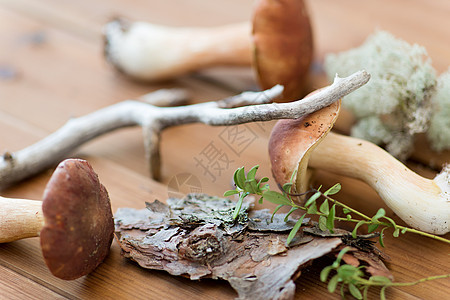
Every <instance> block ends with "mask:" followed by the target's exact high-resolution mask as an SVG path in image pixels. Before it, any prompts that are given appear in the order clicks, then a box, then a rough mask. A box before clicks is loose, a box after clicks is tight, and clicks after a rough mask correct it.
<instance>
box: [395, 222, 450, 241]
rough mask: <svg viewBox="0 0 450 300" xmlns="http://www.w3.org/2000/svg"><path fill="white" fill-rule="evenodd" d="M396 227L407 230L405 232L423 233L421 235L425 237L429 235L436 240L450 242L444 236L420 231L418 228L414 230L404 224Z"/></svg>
mask: <svg viewBox="0 0 450 300" xmlns="http://www.w3.org/2000/svg"><path fill="white" fill-rule="evenodd" d="M397 227H398V228H399V229H401V230H404V231H407V232H411V233H415V234H419V235H423V236H426V237H429V238H432V239H435V240H438V241H441V242H444V243H447V244H450V240H448V239H446V238H443V237H441V236H437V235H434V234H431V233H427V232H423V231H420V230H416V229H414V228H409V227H405V226H401V225H397Z"/></svg>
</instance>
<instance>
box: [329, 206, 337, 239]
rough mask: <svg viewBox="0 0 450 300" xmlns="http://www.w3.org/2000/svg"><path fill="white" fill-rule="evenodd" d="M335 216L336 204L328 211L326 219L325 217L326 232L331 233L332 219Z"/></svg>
mask: <svg viewBox="0 0 450 300" xmlns="http://www.w3.org/2000/svg"><path fill="white" fill-rule="evenodd" d="M335 215H336V204H334V205H333V206H332V207H331V210H330V212H329V214H328V217H327V228H328V230H329V231H330V232H331V233H333V229H334V217H335Z"/></svg>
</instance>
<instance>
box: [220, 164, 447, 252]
mask: <svg viewBox="0 0 450 300" xmlns="http://www.w3.org/2000/svg"><path fill="white" fill-rule="evenodd" d="M258 168H259V166H258V165H256V166H254V167H253V168H251V169H250V171H248V173H247V174H245V169H244V167H241V168H238V169H237V170H236V171H235V173H234V176H233V179H234V183H235V185H236V188H235V189H234V190H229V191H226V192H225V193H224V196H231V195H236V194H238V195H239V200H238V202H237V204H236V208H235V210H234V213H233V218H236V217H237V216H238V214H239V211H240V209H241V207H242V203H243V200H244V199H245V197H247V196H249V195H257V196H259V197H260V198H259V203H262V202H263V199H265V200H267V201H269V202H272V203H274V204H276V205H277V207H276V208H275V210H274V212H273V215H274V214H275V213H277V212H278V210H279V209H280V208H281V207H283V206H290V207H291V209H290V210H289V212H288V213H287V214H286V217H285V221H287V220H288V217H289V216H290V215H291V214H292V213H293V212H294V211H296V210H298V209H301V210H303V211H305V212H306V213H305V214H303V215H302V216H301V217H300V218H299V219H298V220H297V222H296V224H295V225H294V227H293V228H292V230H291V232H290V233H289V236H288V238H287V240H286V244H287V245H289V244H290V242H291V241H292V239H293V238H294V237H295V235H296V234H297V232H298V230H299V229H300V228H301V225H302V222H303V219H304V217H305V216H306V215H307V214H310V215H317V216H319V228H320V229H321V230H323V231H326V230H329V231H330V232H333V230H334V223H335V221H346V222H353V223H356V225H355V227H354V229H353V231H352V236H353V237H354V238H356V236H357V231H358V228H359V227H361V226H362V225H367V227H368V233H372V232H374V231H375V230H377V229H378V228H380V227H383V228H382V229H381V233H380V235H379V242H380V244H381V245H382V246H383V247H384V241H383V237H384V236H383V234H384V231H385V230H386V229H388V228H393V229H394V232H393V236H394V237H398V236H399V235H400V233H402V234H404V233H406V232H411V233H415V234H419V235H422V236H426V237H429V238H433V239H436V240H439V241H441V242H445V243H448V244H450V240H448V239H445V238H443V237H440V236H436V235H433V234H429V233H426V232H422V231H420V230H416V229H413V228H408V227H405V226H400V225H397V224H396V223H395V221H394V220H393V219H391V218H389V217H387V216H386V212H385V210H384V209H383V208H380V209H379V210H378V211H377V213H376V214H375V215H374V216H373V217H369V216H367V215H365V214H363V213H361V212H359V211H357V210H355V209H353V208H351V207H349V206H347V205H345V204H344V203H341V202H339V201H337V200H335V199H333V198H331V197H330V196H331V195H334V194H336V193H338V192H339V191H340V190H341V185H340V184H339V183H338V184H336V185H334V186H333V187H331V188H329V189H328V190H326V191H325V192H321V191H320V187H319V188H318V189H313V190H310V191H308V192H307V193H304V194H302V195H296V194H293V193H292V187H293V185H294V175H295V173H294V174H293V175H292V177H291V180H290V182H289V183H286V184H284V186H283V187H282V192H281V193H280V192H277V191H272V190H271V189H270V186H269V184H267V182H268V181H269V178H268V177H263V178H262V179H261V180H259V181H257V180H256V172H257V171H258ZM311 193H312V195H311V196H309V198H308V199H307V200H306V201H305V204H304V205H303V206H301V205H298V204H296V203H295V202H294V200H293V197H297V196H306V195H308V194H311ZM319 198H324V200H323V202H322V203H321V204H320V206H318V204H317V200H318V199H319ZM330 203H331V206H330ZM337 208H341V209H342V212H343V213H344V214H345V215H346V217H345V218H343V217H337V216H336V209H337ZM353 216H358V217H359V219H357V218H354V217H353Z"/></svg>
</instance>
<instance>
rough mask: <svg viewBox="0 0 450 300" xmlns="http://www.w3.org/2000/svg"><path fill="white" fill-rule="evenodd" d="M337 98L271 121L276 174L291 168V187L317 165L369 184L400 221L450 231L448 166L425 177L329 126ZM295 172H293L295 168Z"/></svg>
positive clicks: (281, 177) (304, 182)
mask: <svg viewBox="0 0 450 300" xmlns="http://www.w3.org/2000/svg"><path fill="white" fill-rule="evenodd" d="M338 112H339V104H332V105H331V106H329V107H326V108H324V109H322V110H319V111H317V112H315V113H312V114H310V115H307V116H305V117H302V118H299V119H293V120H280V121H278V122H277V124H275V126H274V128H273V130H272V133H271V137H270V140H269V156H270V160H271V164H272V172H273V175H274V178H275V180H276V181H277V182H278V183H279V184H280V185H283V184H284V183H286V182H289V181H290V178H291V176H292V174H293V173H294V172H297V174H296V175H297V176H296V177H295V178H294V180H295V183H296V184H295V186H294V187H295V192H296V193H301V192H304V191H306V190H307V189H308V172H307V169H308V168H312V169H322V170H326V171H330V172H333V173H337V174H341V175H344V176H348V177H352V178H356V179H359V180H362V181H364V182H366V183H367V184H369V185H370V186H371V187H372V188H373V189H375V190H376V191H377V193H378V194H379V196H380V197H381V198H382V199H383V200H384V202H385V203H386V204H387V206H388V207H390V208H391V209H392V210H393V211H394V212H395V213H396V214H397V215H398V216H399V217H400V218H401V219H402V220H403V221H404V222H405V223H407V224H408V225H409V226H411V227H413V228H416V229H419V230H422V231H425V232H428V233H432V234H439V235H442V234H445V233H447V232H449V231H450V166H449V165H448V166H447V167H444V169H443V171H442V172H441V173H440V174H438V175H437V176H436V177H435V178H434V179H427V178H424V177H422V176H420V175H418V174H416V173H414V172H413V171H411V170H410V169H408V168H407V167H406V166H405V165H404V164H403V163H401V162H400V161H398V160H397V159H396V158H394V157H393V156H392V155H390V154H389V153H388V152H386V151H385V150H384V149H382V148H380V147H378V146H376V145H375V144H373V143H371V142H368V141H365V140H361V139H357V138H353V137H348V136H343V135H340V134H336V133H333V132H330V130H331V128H332V126H333V124H334V122H335V120H336V118H337V114H338ZM294 175H295V174H294Z"/></svg>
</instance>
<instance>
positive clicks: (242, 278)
mask: <svg viewBox="0 0 450 300" xmlns="http://www.w3.org/2000/svg"><path fill="white" fill-rule="evenodd" d="M167 203H168V205H165V204H163V203H162V202H159V201H158V200H156V201H155V202H153V203H147V209H142V210H137V209H131V208H120V209H119V210H118V211H117V212H116V214H115V224H116V232H115V235H116V239H117V241H118V243H119V245H120V247H121V248H122V250H123V255H124V256H125V257H127V258H130V259H132V260H134V261H136V262H137V263H138V264H139V265H140V266H141V267H144V268H149V269H157V270H164V271H167V272H168V273H170V274H172V275H178V276H186V277H189V278H190V279H192V280H198V279H201V278H213V279H223V280H227V281H228V282H229V283H230V284H231V286H232V287H233V288H234V289H235V290H236V292H237V293H238V296H239V299H251V298H252V299H292V298H293V296H294V293H295V284H294V280H295V279H296V278H298V276H300V271H301V269H302V267H303V266H305V265H307V264H308V263H309V262H311V261H312V260H314V259H316V258H319V257H321V256H324V255H326V254H328V253H330V252H333V251H334V250H335V249H336V247H338V246H340V245H342V243H343V242H342V239H341V238H339V237H321V236H313V235H308V234H303V233H302V232H301V231H300V232H299V233H297V236H296V237H295V238H294V240H293V242H292V243H291V244H290V246H289V247H287V246H286V239H287V237H288V234H289V231H290V230H291V229H292V227H293V226H294V224H295V221H294V220H292V219H290V220H288V222H284V215H281V214H280V215H278V214H277V215H275V218H274V220H273V222H272V223H270V218H271V213H270V212H269V211H268V210H258V211H248V209H249V207H251V203H249V202H245V203H244V204H243V207H242V209H241V211H240V214H239V216H238V218H237V221H236V222H235V221H234V220H233V219H232V214H233V211H234V206H235V202H233V201H231V200H229V199H222V198H217V197H210V196H206V195H203V194H191V195H188V196H187V197H186V198H184V199H175V198H170V199H168V200H167ZM247 211H248V212H247ZM304 222H305V223H308V222H309V220H306V219H305V220H304Z"/></svg>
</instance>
